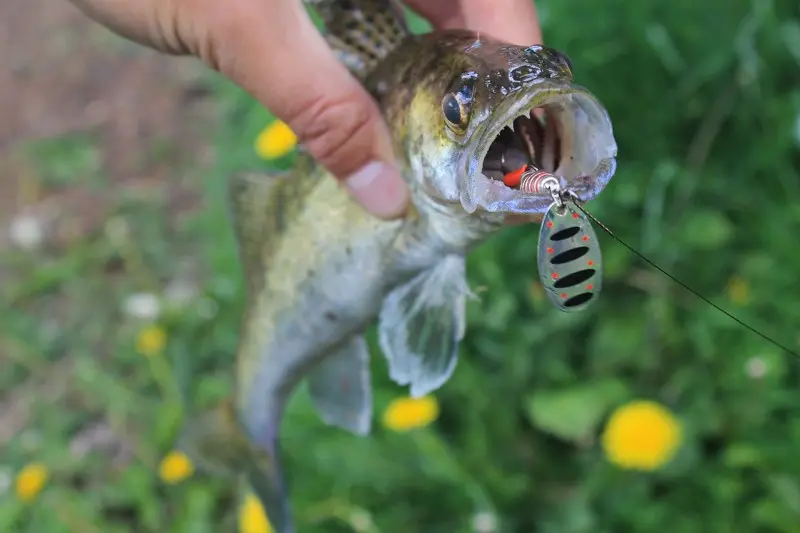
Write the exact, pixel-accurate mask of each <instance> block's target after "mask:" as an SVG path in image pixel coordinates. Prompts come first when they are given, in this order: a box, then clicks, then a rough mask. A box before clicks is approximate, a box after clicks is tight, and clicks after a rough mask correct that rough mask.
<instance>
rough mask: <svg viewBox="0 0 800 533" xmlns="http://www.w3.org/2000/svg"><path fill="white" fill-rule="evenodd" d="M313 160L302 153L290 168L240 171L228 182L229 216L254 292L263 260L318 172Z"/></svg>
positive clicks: (246, 275) (262, 279) (241, 258)
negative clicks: (314, 168)
mask: <svg viewBox="0 0 800 533" xmlns="http://www.w3.org/2000/svg"><path fill="white" fill-rule="evenodd" d="M314 165H315V163H314V161H313V160H312V159H311V158H310V157H309V156H307V155H306V154H302V155H301V156H300V157H298V159H297V161H296V162H295V165H294V167H293V168H292V169H291V170H289V171H270V172H241V173H237V174H234V175H232V176H231V177H230V179H229V181H228V197H229V198H228V199H229V206H230V210H231V219H232V222H233V229H234V233H235V237H236V243H237V245H238V248H239V259H240V261H241V263H242V268H243V270H244V275H245V279H246V281H247V287H248V290H249V291H250V292H256V291H258V290H259V289H260V288H261V285H262V284H263V282H264V279H265V278H264V272H265V270H266V269H267V266H268V265H267V264H266V262H267V261H268V258H269V257H271V255H272V252H273V250H274V249H275V247H276V246H277V244H278V242H280V238H281V235H282V234H283V232H284V231H286V229H287V225H288V221H290V220H293V219H294V217H295V216H296V214H297V212H298V211H299V210H301V209H302V208H303V202H304V200H305V198H306V194H307V192H308V190H309V189H310V188H312V187H314V186H315V185H316V184H317V183H318V180H319V175H318V174H316V173H314V172H312V169H313V167H314Z"/></svg>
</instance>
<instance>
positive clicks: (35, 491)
mask: <svg viewBox="0 0 800 533" xmlns="http://www.w3.org/2000/svg"><path fill="white" fill-rule="evenodd" d="M49 477H50V473H49V472H48V470H47V467H46V466H45V465H44V464H43V463H38V462H37V463H30V464H29V465H26V466H25V467H24V468H23V469H22V470H20V472H19V474H17V479H16V481H15V483H14V488H15V490H16V492H17V496H18V497H19V499H20V500H22V501H24V502H28V501H31V500H33V499H34V498H36V496H38V495H39V493H40V492H41V491H42V489H43V488H44V486H45V484H46V483H47V479H48V478H49Z"/></svg>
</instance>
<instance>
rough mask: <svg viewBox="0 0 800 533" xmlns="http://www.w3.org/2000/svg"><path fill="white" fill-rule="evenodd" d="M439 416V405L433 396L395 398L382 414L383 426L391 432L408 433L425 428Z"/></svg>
mask: <svg viewBox="0 0 800 533" xmlns="http://www.w3.org/2000/svg"><path fill="white" fill-rule="evenodd" d="M438 416H439V403H438V402H437V401H436V398H435V397H433V396H423V397H422V398H397V399H395V400H393V401H392V403H390V404H389V407H387V408H386V411H384V413H383V425H384V426H386V427H387V428H389V429H391V430H393V431H409V430H412V429H415V428H419V427H423V426H427V425H428V424H430V423H431V422H433V421H434V420H436V418H437V417H438Z"/></svg>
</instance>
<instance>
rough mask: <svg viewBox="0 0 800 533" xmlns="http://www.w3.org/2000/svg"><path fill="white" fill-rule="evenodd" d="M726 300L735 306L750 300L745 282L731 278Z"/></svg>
mask: <svg viewBox="0 0 800 533" xmlns="http://www.w3.org/2000/svg"><path fill="white" fill-rule="evenodd" d="M727 292H728V298H729V299H730V300H731V302H733V303H735V304H736V305H744V304H746V303H747V301H748V300H749V299H750V285H749V284H748V283H747V280H745V279H744V278H741V277H739V276H733V277H732V278H731V279H730V281H729V282H728V289H727Z"/></svg>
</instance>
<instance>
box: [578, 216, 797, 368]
mask: <svg viewBox="0 0 800 533" xmlns="http://www.w3.org/2000/svg"><path fill="white" fill-rule="evenodd" d="M573 205H574V206H575V207H577V208H578V209H579V210H580V211H581V212H582V213H583V214H584V215H586V217H587V218H589V220H591V221H592V222H594V223H595V224H597V225H598V226H600V227H601V228H603V231H605V232H606V233H608V234H609V235H611V238H613V239H614V240H615V241H617V242H618V243H620V244H621V245H622V246H624V247H625V248H627V249H628V250H630V251H631V252H633V253H634V254H636V256H637V257H638V258H639V259H641V260H643V261H644V262H646V263H647V264H648V265H650V266H651V267H653V268H655V269H656V270H658V271H659V272H661V273H662V274H664V275H665V276H667V277H668V278H669V279H671V280H672V281H674V282H675V283H677V284H678V285H680V286H681V287H683V288H684V289H686V290H687V291H689V292H690V293H692V294H694V295H695V296H697V297H698V298H700V299H701V300H703V301H704V302H706V303H707V304H709V305H710V306H711V307H713V308H714V309H716V310H717V311H719V312H720V313H722V314H724V315H725V316H727V317H728V318H730V319H731V320H733V321H735V322H736V323H738V324H739V325H741V326H743V327H745V328H747V329H748V330H750V331H751V332H753V333H755V334H756V335H758V336H759V337H761V338H762V339H764V340H766V341H767V342H769V343H772V344H773V345H774V346H777V347H778V348H780V349H782V350H784V351H786V352H787V353H789V354H791V355H793V356H795V357H796V358H798V359H800V354H799V353H797V352H796V351H794V350H792V349H790V348H788V347H787V346H785V345H783V344H781V343H780V342H778V341H776V340H775V339H772V338H771V337H768V336H767V335H765V334H764V333H761V332H760V331H759V330H757V329H756V328H754V327H753V326H750V325H749V324H747V323H745V322H744V321H742V320H741V319H739V318H736V317H735V316H734V315H732V314H731V313H729V312H728V311H726V310H725V309H723V308H722V307H720V306H719V305H717V304H715V303H714V302H712V301H711V300H709V299H708V298H706V297H705V296H703V295H702V294H700V293H699V292H698V291H696V290H694V289H693V288H691V287H690V286H689V285H687V284H686V283H684V282H682V281H681V280H679V279H678V278H676V277H675V276H673V275H672V274H670V273H669V272H667V271H666V270H664V269H663V268H661V267H660V266H658V265H657V264H656V263H654V262H653V261H651V260H650V259H648V258H647V257H645V256H644V254H641V253H639V252H637V251H636V250H635V249H634V248H633V247H632V246H630V245H628V244H627V243H626V242H625V241H623V240H622V239H620V238H619V237H617V236H616V235H615V234H614V232H612V231H611V230H610V229H608V227H606V225H605V224H603V223H602V222H600V221H599V220H597V218H595V216H594V215H592V214H591V213H589V212H588V211H586V210H585V209H584V208H583V206H581V205H580V204H579V203H578V202H573Z"/></svg>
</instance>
